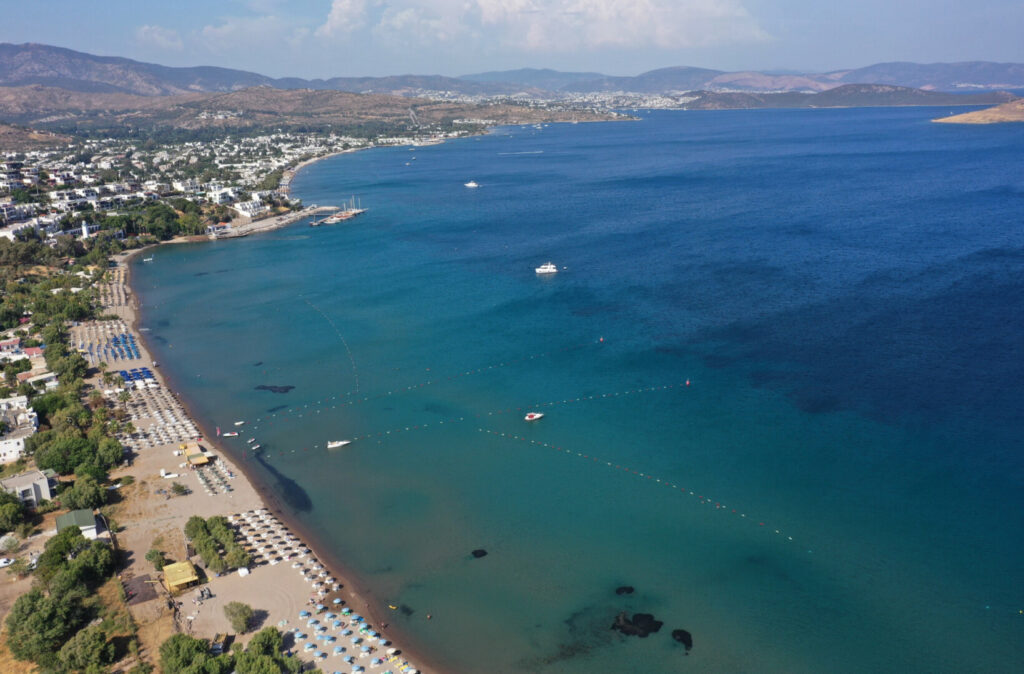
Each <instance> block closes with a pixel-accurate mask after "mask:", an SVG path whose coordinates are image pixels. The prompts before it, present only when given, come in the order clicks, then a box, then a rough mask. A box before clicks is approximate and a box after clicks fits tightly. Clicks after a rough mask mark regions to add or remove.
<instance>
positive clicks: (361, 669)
mask: <svg viewBox="0 0 1024 674" xmlns="http://www.w3.org/2000/svg"><path fill="white" fill-rule="evenodd" d="M352 671H353V672H365V671H366V669H365V668H364V667H363V666H362V665H356V666H355V667H353V668H352Z"/></svg>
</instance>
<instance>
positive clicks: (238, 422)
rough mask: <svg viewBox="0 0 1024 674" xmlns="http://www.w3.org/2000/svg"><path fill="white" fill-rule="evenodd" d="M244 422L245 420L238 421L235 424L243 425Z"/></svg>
mask: <svg viewBox="0 0 1024 674" xmlns="http://www.w3.org/2000/svg"><path fill="white" fill-rule="evenodd" d="M244 423H245V422H244V421H236V422H235V426H241V425H242V424H244Z"/></svg>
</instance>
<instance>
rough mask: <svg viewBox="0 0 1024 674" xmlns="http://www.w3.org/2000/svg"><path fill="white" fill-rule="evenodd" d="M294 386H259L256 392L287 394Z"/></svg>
mask: <svg viewBox="0 0 1024 674" xmlns="http://www.w3.org/2000/svg"><path fill="white" fill-rule="evenodd" d="M293 388H295V387H294V386H271V385H267V384H260V385H259V386H257V387H256V390H257V391H270V392H271V393H288V391H291V390H292V389H293Z"/></svg>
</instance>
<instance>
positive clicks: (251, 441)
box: [246, 438, 256, 445]
mask: <svg viewBox="0 0 1024 674" xmlns="http://www.w3.org/2000/svg"><path fill="white" fill-rule="evenodd" d="M246 442H248V443H249V444H250V445H251V444H252V443H254V442H256V438H249V439H248V440H246Z"/></svg>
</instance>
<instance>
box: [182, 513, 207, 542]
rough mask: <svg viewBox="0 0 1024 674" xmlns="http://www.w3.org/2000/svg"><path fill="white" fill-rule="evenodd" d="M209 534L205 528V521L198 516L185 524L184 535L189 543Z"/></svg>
mask: <svg viewBox="0 0 1024 674" xmlns="http://www.w3.org/2000/svg"><path fill="white" fill-rule="evenodd" d="M209 533H210V532H209V530H208V529H207V528H206V520H205V519H203V518H202V517H200V516H199V515H193V516H192V517H190V518H188V521H187V522H185V535H186V536H187V537H188V539H189V540H190V541H194V540H195V539H196V538H198V537H200V536H202V535H204V534H205V535H209Z"/></svg>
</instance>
